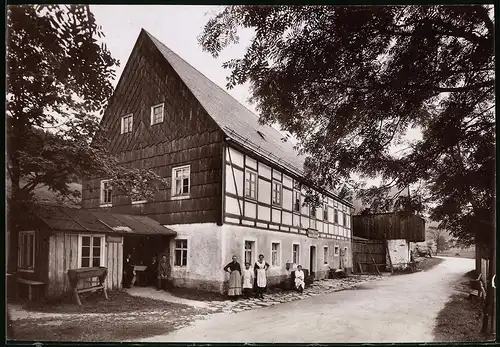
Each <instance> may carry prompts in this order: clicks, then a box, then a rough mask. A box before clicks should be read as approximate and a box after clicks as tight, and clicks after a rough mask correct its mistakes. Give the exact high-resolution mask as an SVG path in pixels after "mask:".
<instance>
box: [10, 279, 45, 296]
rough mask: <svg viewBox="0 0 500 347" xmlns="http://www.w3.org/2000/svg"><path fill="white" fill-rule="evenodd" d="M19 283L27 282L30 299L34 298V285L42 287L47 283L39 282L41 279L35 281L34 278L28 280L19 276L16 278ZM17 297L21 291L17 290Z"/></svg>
mask: <svg viewBox="0 0 500 347" xmlns="http://www.w3.org/2000/svg"><path fill="white" fill-rule="evenodd" d="M16 280H17V282H18V283H22V284H26V285H27V286H28V300H30V301H31V300H32V299H33V289H32V288H33V287H39V288H41V287H42V286H44V285H45V282H39V281H33V280H27V279H24V278H19V277H18V278H17V279H16ZM17 297H18V298H19V291H17Z"/></svg>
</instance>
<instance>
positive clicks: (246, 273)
mask: <svg viewBox="0 0 500 347" xmlns="http://www.w3.org/2000/svg"><path fill="white" fill-rule="evenodd" d="M250 266H251V265H250V263H248V262H246V263H245V268H244V269H243V270H242V269H241V266H240V263H238V257H236V256H233V261H232V262H230V263H229V264H227V265H226V266H225V267H224V271H226V272H228V273H229V274H230V275H229V290H228V293H227V294H228V296H229V297H230V298H231V299H232V300H236V299H237V298H238V297H239V296H241V295H243V296H244V297H245V298H249V297H250V296H252V293H253V291H254V288H255V297H257V298H260V299H262V298H264V292H265V291H266V288H267V270H268V269H269V264H268V263H267V262H266V261H265V260H264V255H263V254H260V255H259V260H258V261H256V262H255V264H254V266H253V268H250ZM295 287H296V288H297V289H298V290H299V291H300V292H302V291H303V290H304V287H305V282H304V272H303V271H302V266H300V265H299V266H297V270H296V271H295Z"/></svg>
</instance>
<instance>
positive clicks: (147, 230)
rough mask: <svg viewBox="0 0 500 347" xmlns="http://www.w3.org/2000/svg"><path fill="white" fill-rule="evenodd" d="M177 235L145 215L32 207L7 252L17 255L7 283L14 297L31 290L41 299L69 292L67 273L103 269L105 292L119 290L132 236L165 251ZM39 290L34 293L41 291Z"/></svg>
mask: <svg viewBox="0 0 500 347" xmlns="http://www.w3.org/2000/svg"><path fill="white" fill-rule="evenodd" d="M175 235H176V232H175V231H173V230H171V229H168V228H166V227H164V226H162V225H161V224H159V223H158V222H156V221H154V220H153V219H151V218H149V217H146V216H137V215H134V216H132V215H125V214H117V213H109V212H93V211H88V210H82V209H76V208H68V207H60V206H50V205H36V206H35V207H34V209H33V213H31V214H30V215H29V216H26V218H25V221H24V224H23V226H22V230H21V231H19V232H18V233H17V235H16V236H17V237H15V236H14V237H12V236H13V235H12V236H11V239H14V238H15V241H17V242H16V244H17V245H16V244H14V243H12V242H11V243H10V248H9V250H10V251H11V252H15V253H16V254H15V255H16V256H17V269H16V272H15V273H13V274H9V275H10V276H8V277H9V278H11V279H13V280H14V281H15V282H16V283H17V286H16V287H15V288H16V289H15V290H16V291H18V292H17V294H23V292H28V291H29V293H28V294H29V296H32V293H31V292H32V289H33V287H37V289H39V290H41V293H40V294H41V295H43V296H44V297H48V298H51V297H57V296H60V295H63V294H65V293H66V292H68V291H71V285H70V281H69V279H68V276H67V272H68V270H71V269H78V268H86V267H98V266H101V267H106V268H107V277H106V281H105V285H106V287H107V289H113V288H119V287H121V285H122V283H121V282H122V273H123V256H124V255H123V253H124V251H123V249H124V240H126V239H127V238H129V237H131V236H134V237H140V238H144V239H149V240H151V243H154V244H156V246H157V247H162V246H163V249H166V250H167V251H168V245H169V242H170V238H172V237H175ZM39 290H37V291H39Z"/></svg>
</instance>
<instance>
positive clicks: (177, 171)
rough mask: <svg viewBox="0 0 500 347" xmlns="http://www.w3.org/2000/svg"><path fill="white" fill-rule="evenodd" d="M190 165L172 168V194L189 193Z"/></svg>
mask: <svg viewBox="0 0 500 347" xmlns="http://www.w3.org/2000/svg"><path fill="white" fill-rule="evenodd" d="M190 176H191V167H190V165H186V166H181V167H176V168H173V169H172V196H182V195H189V192H190V189H191V188H190V186H191V177H190Z"/></svg>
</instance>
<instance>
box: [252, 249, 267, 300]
mask: <svg viewBox="0 0 500 347" xmlns="http://www.w3.org/2000/svg"><path fill="white" fill-rule="evenodd" d="M268 268H269V264H268V263H266V262H265V261H264V255H263V254H260V255H259V260H258V261H257V262H256V263H255V266H254V270H255V278H256V282H257V283H256V284H257V285H256V296H257V298H261V299H263V298H264V295H263V293H264V291H265V290H266V286H267V277H266V271H267V269H268Z"/></svg>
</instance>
